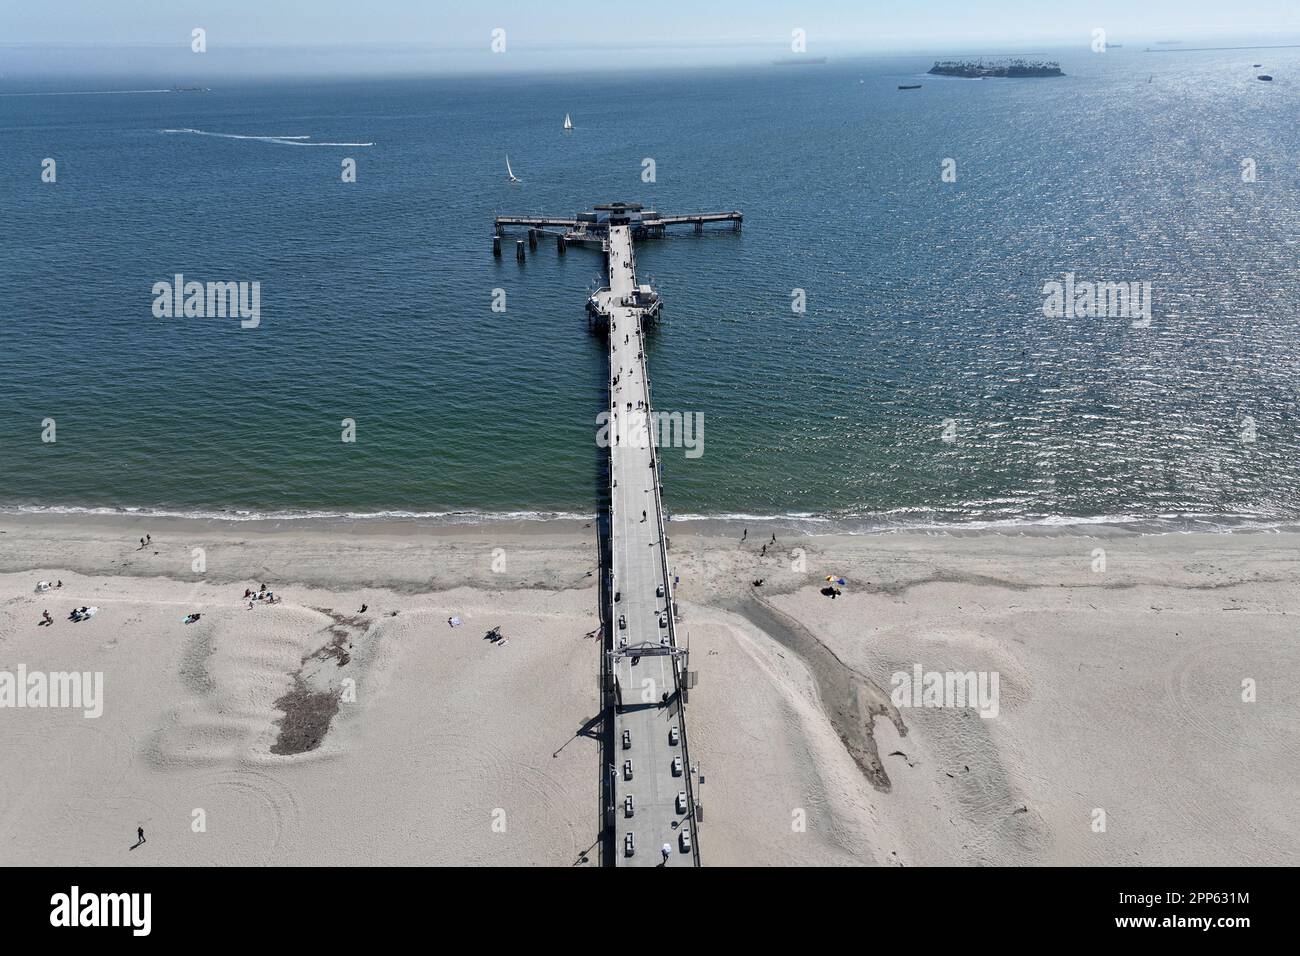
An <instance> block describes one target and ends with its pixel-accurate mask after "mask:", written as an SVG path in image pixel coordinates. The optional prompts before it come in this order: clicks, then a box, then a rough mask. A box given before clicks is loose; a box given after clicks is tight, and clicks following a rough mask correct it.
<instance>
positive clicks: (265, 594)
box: [244, 584, 283, 611]
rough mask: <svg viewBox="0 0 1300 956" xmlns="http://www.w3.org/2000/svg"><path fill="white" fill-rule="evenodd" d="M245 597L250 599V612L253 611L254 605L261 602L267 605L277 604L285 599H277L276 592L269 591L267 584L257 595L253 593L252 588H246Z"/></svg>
mask: <svg viewBox="0 0 1300 956" xmlns="http://www.w3.org/2000/svg"><path fill="white" fill-rule="evenodd" d="M244 597H245V598H247V599H248V609H249V610H250V611H251V610H252V609H253V605H254V604H256V603H257V602H259V601H264V602H265V603H267V604H276V603H278V602H279V601H281V600H283V598H278V597H276V596H275V592H274V591H268V590H267V589H266V585H265V584H263V585H262V586H261V588H260V589H259V590H258V591H257V593H256V594H255V593H253V589H252V588H245V589H244Z"/></svg>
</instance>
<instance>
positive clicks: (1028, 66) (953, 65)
mask: <svg viewBox="0 0 1300 956" xmlns="http://www.w3.org/2000/svg"><path fill="white" fill-rule="evenodd" d="M930 72H931V73H933V74H934V75H935V76H960V77H965V78H966V79H972V80H974V79H980V80H982V79H984V78H985V77H990V76H995V77H1009V78H1011V79H1015V78H1018V77H1026V76H1065V74H1064V73H1062V72H1061V65H1060V64H1059V63H1053V62H1048V61H1047V60H1037V61H1033V62H1030V61H1029V60H997V61H985V60H940V61H939V62H938V63H935V65H934V66H932V67H931V68H930Z"/></svg>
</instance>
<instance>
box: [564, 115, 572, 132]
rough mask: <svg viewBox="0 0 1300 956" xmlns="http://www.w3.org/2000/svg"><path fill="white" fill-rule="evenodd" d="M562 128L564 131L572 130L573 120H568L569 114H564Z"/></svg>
mask: <svg viewBox="0 0 1300 956" xmlns="http://www.w3.org/2000/svg"><path fill="white" fill-rule="evenodd" d="M564 128H565V129H573V120H571V119H569V114H568V113H565V114H564Z"/></svg>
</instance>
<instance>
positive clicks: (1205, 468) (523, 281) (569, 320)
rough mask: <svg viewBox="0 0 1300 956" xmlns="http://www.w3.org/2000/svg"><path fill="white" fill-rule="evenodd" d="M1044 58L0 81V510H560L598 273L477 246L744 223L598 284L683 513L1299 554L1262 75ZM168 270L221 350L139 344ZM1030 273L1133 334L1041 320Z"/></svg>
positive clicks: (584, 410) (171, 342) (574, 493)
mask: <svg viewBox="0 0 1300 956" xmlns="http://www.w3.org/2000/svg"><path fill="white" fill-rule="evenodd" d="M1053 56H1055V57H1057V58H1059V59H1060V62H1061V66H1062V68H1063V70H1064V71H1065V74H1066V75H1065V76H1064V77H1060V78H1049V79H1025V80H1001V79H989V80H965V79H953V78H940V77H933V76H927V75H925V71H926V70H927V69H928V68H929V66H930V65H931V64H932V62H933V60H934V59H935V57H933V56H930V57H920V56H917V57H902V58H874V59H859V60H851V59H841V60H831V61H830V62H827V63H824V64H809V65H803V66H790V65H776V64H772V65H766V66H752V67H745V68H733V69H704V68H700V69H693V70H690V71H686V72H671V73H668V72H665V73H655V72H646V73H636V72H628V73H620V74H617V75H613V76H609V75H594V74H583V73H571V74H565V75H562V76H561V75H549V76H530V75H520V76H512V77H505V76H501V77H477V78H427V79H367V80H355V81H348V82H342V81H338V82H314V81H313V82H309V81H305V80H301V81H287V80H286V81H281V82H270V81H259V82H254V81H248V82H243V83H239V82H228V83H225V84H218V85H215V86H213V87H212V88H211V89H204V90H195V91H171V90H161V91H158V92H125V91H127V90H132V89H140V90H148V89H151V88H152V87H156V86H157V83H156V81H152V83H151V82H150V81H142V83H141V84H135V85H133V84H130V83H123V82H122V81H117V80H115V81H113V83H112V84H110V85H108V86H105V84H104V81H102V80H101V81H92V80H79V79H78V78H76V77H68V78H66V79H64V80H57V81H56V80H45V81H43V83H42V84H41V85H39V86H28V87H22V86H19V85H16V84H13V83H10V84H8V85H6V84H5V83H4V82H0V92H2V93H4V94H5V95H0V143H2V144H3V149H0V196H2V197H3V212H2V214H0V262H2V263H3V267H2V269H0V288H3V293H4V299H3V303H4V306H3V313H2V315H0V334H2V335H3V339H2V340H0V506H3V507H6V508H21V509H28V508H37V509H49V508H55V509H109V510H117V509H143V510H155V511H159V512H169V513H178V514H223V515H230V516H256V515H340V514H341V515H369V514H390V513H392V514H419V515H442V514H456V515H499V514H517V513H528V514H533V513H536V514H579V515H589V514H591V512H592V511H593V509H594V508H595V507H596V500H597V493H598V487H599V483H600V452H599V449H598V448H597V446H596V442H595V440H594V439H595V433H596V414H597V413H598V412H599V411H600V410H601V408H602V406H603V403H604V401H605V384H604V383H605V368H604V360H605V359H604V355H605V353H604V348H603V345H602V343H601V341H600V340H599V339H598V338H597V337H595V336H594V335H592V334H591V333H590V332H589V331H588V328H587V324H586V320H585V315H584V311H583V306H584V303H585V299H586V296H587V295H588V293H589V292H590V290H591V289H592V288H594V287H595V285H597V284H598V283H599V282H600V276H601V261H600V257H599V254H598V253H596V252H593V251H587V250H582V249H576V248H575V249H571V250H569V252H568V253H567V255H564V256H560V255H558V254H557V251H556V249H555V247H554V244H553V242H551V241H545V242H543V243H541V244H540V245H539V247H538V248H537V250H536V251H535V252H532V253H530V254H529V256H528V258H527V260H526V262H524V263H523V264H520V263H518V262H516V261H515V258H514V254H513V239H512V240H511V241H510V242H509V243H508V244H507V249H506V254H505V255H503V256H502V257H501V258H500V259H496V258H494V257H493V256H492V253H491V237H492V231H493V218H494V216H496V215H498V214H521V215H542V214H546V215H553V216H560V217H568V216H572V215H574V214H575V213H576V212H578V211H581V210H586V209H589V208H591V207H592V206H593V205H594V204H596V203H607V202H612V201H626V202H636V203H643V204H645V205H646V206H647V207H651V208H654V209H656V210H658V211H659V212H661V213H665V214H670V213H694V212H699V211H727V210H740V211H742V212H743V213H744V228H743V230H741V231H739V232H733V231H731V230H729V229H727V228H722V229H709V230H706V231H705V232H704V233H703V234H702V235H696V234H695V233H694V232H693V231H692V230H691V229H689V228H688V229H685V230H682V231H680V232H678V233H673V234H670V235H669V236H668V237H666V238H664V239H662V240H651V241H647V242H646V243H644V244H643V245H641V246H640V247H639V248H638V267H639V271H640V274H641V277H642V278H643V280H645V281H651V282H653V284H654V285H655V287H656V288H657V289H658V291H659V292H660V293H661V295H662V296H663V299H664V303H665V309H664V315H663V319H662V322H661V323H660V324H659V326H658V327H657V328H656V329H655V330H654V332H653V334H652V336H651V338H650V344H649V358H650V366H651V374H652V381H653V388H654V399H655V403H656V406H657V407H658V408H659V409H660V410H663V411H680V412H682V413H683V414H686V415H691V414H695V413H699V414H701V415H702V420H703V423H704V431H703V454H701V455H699V456H698V457H688V456H687V455H686V454H685V453H684V451H683V450H680V449H664V451H663V454H662V460H663V469H664V482H665V484H664V494H665V501H666V504H667V506H668V507H669V508H670V509H671V510H672V512H673V513H674V514H675V515H676V516H677V517H679V518H685V517H689V516H698V515H703V516H719V515H753V516H777V515H786V516H801V517H802V518H805V519H808V520H821V519H826V520H828V521H830V522H843V523H846V524H857V525H860V526H867V527H916V526H922V527H929V526H935V525H938V526H980V525H984V524H986V523H990V522H991V523H1010V524H1019V523H1026V524H1042V523H1047V524H1055V523H1062V524H1067V523H1071V522H1103V521H1117V522H1118V521H1138V522H1146V523H1153V524H1156V525H1160V524H1165V525H1169V526H1198V525H1201V524H1206V525H1213V526H1240V525H1254V524H1265V525H1267V524H1278V523H1287V522H1292V521H1295V520H1296V519H1297V518H1300V502H1298V501H1297V484H1298V475H1300V465H1298V463H1300V418H1298V415H1297V412H1298V411H1300V358H1297V354H1298V349H1297V346H1298V344H1300V309H1298V308H1297V307H1298V306H1300V270H1298V269H1297V266H1298V264H1300V173H1298V171H1297V157H1298V156H1300V124H1298V123H1297V122H1296V116H1297V108H1298V107H1300V96H1298V94H1300V50H1271V51H1214V52H1164V53H1144V52H1142V51H1141V50H1139V49H1137V48H1124V49H1115V50H1112V51H1109V52H1107V53H1106V54H1105V55H1096V54H1092V53H1090V52H1089V51H1086V50H1083V51H1067V52H1062V53H1058V54H1053ZM1261 58H1266V60H1267V66H1268V70H1269V72H1270V73H1271V74H1272V75H1274V77H1275V79H1274V81H1273V82H1271V83H1269V82H1261V81H1259V80H1257V79H1256V75H1257V73H1259V72H1260V71H1259V70H1256V69H1253V68H1252V63H1253V62H1259V61H1260V60H1261ZM916 83H920V84H921V88H920V89H917V90H906V91H901V90H899V89H898V86H899V85H910V84H916ZM114 91H122V92H114ZM55 93H58V94H79V95H51V94H55ZM18 94H21V95H18ZM566 113H568V114H570V115H571V116H572V118H573V122H574V126H575V128H574V129H573V130H572V131H569V132H566V131H564V130H563V129H562V122H563V119H564V116H565V114H566ZM507 155H508V156H509V157H510V163H511V166H512V168H513V171H514V173H515V175H516V176H517V177H518V178H519V179H520V180H521V182H519V183H517V184H512V183H510V182H508V180H507V177H506V169H505V158H506V156H507ZM47 159H50V160H53V161H54V166H53V169H54V170H55V175H56V179H55V181H53V182H46V181H43V178H42V177H43V171H44V170H45V169H46V168H47V164H45V160H47ZM347 160H352V161H354V163H355V171H356V177H355V182H345V181H344V177H343V175H342V170H343V167H344V164H345V161H347ZM646 160H652V161H653V171H654V176H653V181H647V176H646V170H647V168H648V167H647V163H646ZM176 275H183V276H184V277H185V280H187V281H189V280H195V281H199V282H209V281H212V282H246V283H253V282H256V283H258V289H259V295H260V313H259V322H258V325H257V327H256V328H244V327H241V323H240V321H239V319H238V318H235V317H186V316H184V315H180V316H176V315H173V316H171V317H166V316H163V317H159V316H157V315H155V293H154V291H153V290H154V288H155V284H156V283H159V282H172V281H173V279H174V277H175V276H176ZM1067 275H1068V276H1070V277H1071V281H1072V282H1074V283H1078V284H1084V283H1095V284H1101V283H1125V284H1128V283H1136V284H1138V286H1139V287H1146V288H1149V296H1150V297H1149V303H1148V305H1149V309H1148V310H1147V311H1146V315H1145V316H1143V315H1139V314H1128V313H1124V312H1121V313H1120V314H1114V309H1111V310H1109V313H1110V314H1094V310H1090V309H1088V308H1080V309H1073V308H1072V309H1069V310H1067V313H1068V314H1048V312H1050V310H1045V308H1044V306H1045V300H1046V299H1047V296H1046V295H1045V292H1044V289H1045V287H1046V286H1047V285H1048V284H1050V283H1052V282H1062V283H1064V282H1065V281H1066V276H1067ZM497 290H501V291H500V292H498V291H497ZM494 302H504V310H494V309H493V303H494ZM1111 304H1112V305H1113V303H1111ZM1096 311H1097V312H1101V313H1106V312H1107V309H1104V308H1103V309H1099V310H1096ZM345 420H350V421H351V422H352V423H354V427H355V441H344V440H342V438H343V432H344V429H345V427H346V426H345V425H344V422H345ZM51 428H52V429H53V431H52V432H51ZM51 437H52V438H54V440H53V441H50V440H43V439H49V438H51Z"/></svg>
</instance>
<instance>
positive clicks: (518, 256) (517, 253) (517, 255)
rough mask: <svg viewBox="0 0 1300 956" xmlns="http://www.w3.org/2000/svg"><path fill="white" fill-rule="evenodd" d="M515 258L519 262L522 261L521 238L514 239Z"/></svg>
mask: <svg viewBox="0 0 1300 956" xmlns="http://www.w3.org/2000/svg"><path fill="white" fill-rule="evenodd" d="M515 258H516V259H518V260H519V261H520V262H523V261H524V241H523V240H522V239H516V240H515Z"/></svg>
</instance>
